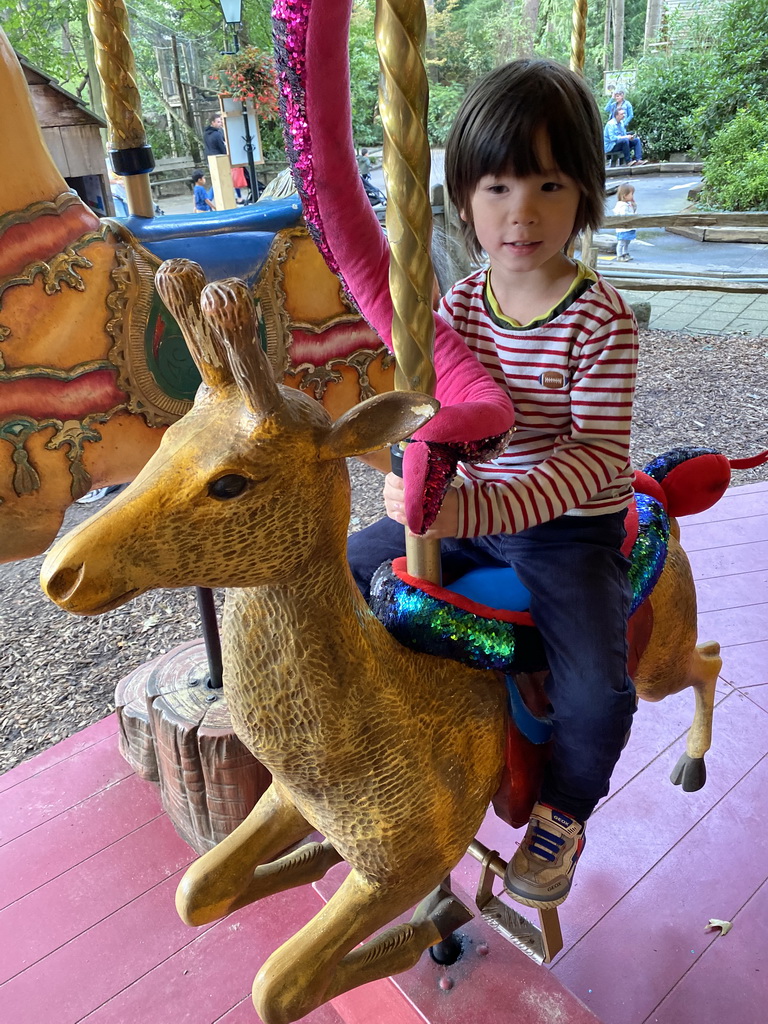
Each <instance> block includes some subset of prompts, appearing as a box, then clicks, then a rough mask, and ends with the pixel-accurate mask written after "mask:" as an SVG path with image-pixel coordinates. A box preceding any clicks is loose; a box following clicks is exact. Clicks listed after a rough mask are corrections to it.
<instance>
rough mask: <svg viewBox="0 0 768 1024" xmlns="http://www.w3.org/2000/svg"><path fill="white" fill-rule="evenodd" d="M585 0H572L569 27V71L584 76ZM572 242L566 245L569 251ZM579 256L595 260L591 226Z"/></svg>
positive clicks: (583, 235) (583, 237) (589, 263)
mask: <svg viewBox="0 0 768 1024" xmlns="http://www.w3.org/2000/svg"><path fill="white" fill-rule="evenodd" d="M588 6H589V5H588V3H587V0H574V4H573V16H572V27H571V71H573V72H575V74H577V75H581V76H582V77H583V76H584V56H585V52H586V45H587V12H588ZM572 247H573V243H571V245H570V246H569V247H568V251H569V252H570V251H571V249H572ZM581 258H582V260H583V262H584V263H586V264H587V266H589V267H593V266H594V265H595V263H596V262H597V249H595V248H594V247H593V245H592V228H584V230H583V231H582V233H581Z"/></svg>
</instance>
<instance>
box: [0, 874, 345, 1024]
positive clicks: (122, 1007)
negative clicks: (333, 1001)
mask: <svg viewBox="0 0 768 1024" xmlns="http://www.w3.org/2000/svg"><path fill="white" fill-rule="evenodd" d="M321 907H322V902H321V900H320V899H319V897H318V896H317V895H316V894H315V893H314V892H313V891H312V889H311V888H310V887H303V888H302V889H300V890H293V891H290V892H286V893H280V894H277V895H275V896H270V897H268V898H267V899H264V900H262V901H261V902H260V903H259V904H258V906H252V907H248V908H246V909H244V910H241V911H238V912H237V913H235V914H232V915H231V916H230V917H228V918H227V919H226V920H224V921H220V922H218V923H217V924H215V925H213V926H212V927H210V928H208V929H206V930H205V931H203V932H202V933H201V932H199V931H197V930H196V929H192V928H185V929H184V930H185V934H186V935H187V937H188V939H189V940H190V941H189V942H188V943H186V944H185V945H184V946H183V947H181V946H180V947H179V948H178V949H173V948H169V950H168V956H167V958H165V959H163V960H162V961H161V962H159V963H158V964H157V966H154V967H153V968H152V969H151V970H149V971H148V972H147V973H145V974H143V975H142V976H141V977H139V979H138V980H137V981H135V982H134V983H133V984H130V985H128V986H126V987H125V988H123V989H122V990H121V991H120V992H119V993H116V994H115V995H114V996H113V997H111V998H110V999H109V1000H108V1001H105V1002H104V1003H103V1004H102V1005H100V1006H99V1007H98V1008H97V1009H95V1010H94V1011H93V1012H92V1013H90V1014H89V1015H88V1016H87V1017H86V1018H85V1020H86V1022H87V1024H125V1022H127V1021H136V1022H138V1021H148V1022H149V1021H151V1024H209V1022H210V1021H213V1020H216V1019H218V1018H219V1017H220V1016H222V1015H223V1014H224V1013H226V1012H227V1011H228V1010H230V1008H232V1007H234V1006H236V1005H237V1004H238V1003H241V1002H242V1000H243V999H244V997H246V996H247V995H248V994H249V993H250V991H251V986H252V984H253V979H254V977H255V975H256V972H257V971H258V970H259V968H260V967H261V966H262V965H263V963H264V962H265V961H266V959H267V958H268V957H269V955H270V954H271V953H272V952H274V950H275V949H276V948H277V947H278V946H280V945H281V944H282V943H283V942H284V941H285V940H286V939H287V938H288V937H289V936H290V935H292V934H293V933H294V931H297V930H298V929H299V928H300V927H301V926H302V925H303V924H304V923H305V922H306V921H307V920H308V919H309V918H310V917H311V916H312V915H313V914H314V913H316V912H317V911H318V910H319V909H320V908H321ZM159 909H162V910H163V914H164V916H170V917H173V918H175V917H176V914H175V908H174V907H173V901H172V900H171V902H170V904H167V905H166V906H165V908H164V909H163V908H159ZM182 927H184V926H182ZM1 993H2V989H0V994H1ZM249 1002H250V1000H249ZM305 1019H306V1021H307V1024H326V1022H327V1024H331V1022H333V1021H334V1017H333V1015H332V1014H328V1013H323V1014H321V1015H320V1016H318V1018H317V1020H315V1018H314V1015H313V1014H309V1015H308V1016H307V1017H306V1018H305ZM251 1024H258V1017H257V1015H256V1014H255V1012H254V1010H253V1007H252V1006H251Z"/></svg>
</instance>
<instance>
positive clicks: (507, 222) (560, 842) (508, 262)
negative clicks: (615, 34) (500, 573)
mask: <svg viewBox="0 0 768 1024" xmlns="http://www.w3.org/2000/svg"><path fill="white" fill-rule="evenodd" d="M445 166H446V178H447V184H448V190H449V193H450V196H451V199H452V201H453V203H454V204H455V206H456V208H457V209H458V210H459V212H460V216H461V220H462V228H463V232H464V236H465V241H466V243H467V245H468V248H469V250H470V252H471V253H472V254H473V255H475V256H478V255H479V254H480V253H481V252H485V254H486V255H487V257H488V261H489V264H490V266H489V267H488V268H487V269H482V270H478V271H477V272H475V273H474V274H471V275H470V276H469V277H468V278H466V279H465V280H463V281H460V282H459V283H458V284H456V285H455V286H454V287H453V288H452V289H451V291H450V292H449V293H448V295H447V296H446V297H445V298H444V299H443V300H442V303H441V308H440V312H441V315H442V316H443V317H444V318H445V319H446V320H447V321H448V322H449V323H450V324H452V325H453V326H454V327H455V328H456V330H458V332H459V333H460V334H462V335H463V337H464V338H465V339H466V344H467V345H468V346H469V348H470V349H471V350H472V351H473V352H474V353H475V355H476V357H477V359H479V361H480V362H481V363H482V364H483V365H484V366H485V367H486V368H487V369H488V370H489V371H490V373H491V374H492V376H493V377H494V379H495V380H496V381H497V382H498V383H499V384H500V385H501V386H502V387H505V388H506V389H507V390H508V391H509V394H510V396H511V397H512V399H513V401H514V404H515V410H516V430H515V432H514V434H513V435H512V439H511V441H510V443H509V445H508V447H507V448H506V450H505V451H504V452H503V453H502V454H501V455H499V456H498V457H497V458H496V459H494V460H493V461H491V462H487V463H484V464H482V465H460V467H459V476H458V477H457V483H458V486H455V487H450V488H449V489H448V493H447V494H446V497H445V499H444V502H443V506H442V509H441V511H440V514H439V516H438V518H437V520H436V521H435V523H434V525H433V527H432V528H431V529H430V530H429V531H428V533H427V536H433V537H441V538H445V539H444V540H443V544H442V550H443V556H444V566H445V569H446V582H449V577H451V576H453V577H455V576H456V575H458V574H459V573H460V572H461V571H466V570H467V569H469V568H476V567H478V566H492V565H497V566H505V567H508V566H513V567H514V568H515V569H516V570H517V574H518V576H519V577H520V579H521V581H522V582H523V584H524V585H525V586H526V587H527V588H528V589H529V590H530V592H531V612H532V614H533V617H534V619H535V620H536V623H537V625H538V627H539V629H540V631H541V634H542V638H543V641H544V645H545V648H546V652H547V658H548V663H549V676H548V679H547V683H546V691H547V696H548V699H549V701H550V703H551V707H552V713H551V719H552V723H553V746H552V758H551V761H550V763H549V765H548V766H547V770H546V776H545V779H544V783H543V787H542V791H541V794H540V799H539V802H538V803H537V804H536V805H535V807H534V810H533V814H532V817H531V821H530V824H529V826H528V830H527V832H526V835H525V838H524V839H523V842H522V843H521V844H520V846H519V848H518V850H517V852H516V854H515V856H514V857H513V859H512V860H511V861H510V863H509V868H508V871H507V876H506V879H505V886H506V888H507V890H508V891H509V892H510V893H511V894H512V895H513V896H514V897H515V898H516V899H517V900H519V901H520V902H522V903H525V904H528V905H530V906H533V907H539V908H548V907H554V906H557V905H558V904H559V903H562V901H563V900H564V899H565V898H566V896H567V895H568V892H569V890H570V887H571V880H572V877H573V872H574V869H575V866H576V862H577V860H578V858H579V855H580V853H581V851H582V848H583V846H584V823H585V822H586V820H587V819H588V817H589V815H590V814H591V813H592V811H593V809H594V807H595V805H596V804H597V802H598V800H599V799H600V798H601V797H603V796H604V795H605V794H606V793H607V792H608V784H609V780H610V777H611V773H612V771H613V768H614V766H615V764H616V762H617V760H618V758H619V754H620V753H621V750H622V747H623V746H624V743H625V741H626V738H627V735H628V733H629V729H630V725H631V720H632V714H633V712H634V710H635V694H634V687H633V685H632V681H631V680H630V679H629V677H628V676H627V669H626V664H627V643H626V630H627V617H628V611H629V603H630V586H629V581H628V577H627V568H628V566H627V562H626V560H625V558H624V556H623V555H622V553H621V545H622V542H623V540H624V537H625V531H624V518H625V515H626V509H627V506H628V504H629V502H630V499H631V495H632V484H631V471H630V465H629V434H630V422H631V416H632V400H633V394H634V382H635V369H636V359H637V333H636V327H635V323H634V319H633V316H632V313H631V311H630V310H629V309H628V308H627V306H626V305H625V303H624V301H623V299H622V298H621V296H620V295H619V294H618V293H617V292H616V291H615V290H614V289H613V288H612V287H611V286H610V285H609V284H607V282H605V281H603V280H601V279H600V278H599V277H598V276H597V275H596V274H595V273H594V272H593V271H592V270H590V269H589V268H588V267H586V266H584V265H583V264H582V263H579V262H577V261H575V260H573V259H571V258H570V257H569V256H568V255H567V254H566V249H567V246H568V243H569V242H570V240H571V239H572V238H573V237H574V236H575V235H576V234H577V233H578V232H579V231H581V230H582V229H583V228H586V227H588V226H589V227H592V228H596V227H597V226H598V225H599V223H600V220H601V216H602V206H603V194H604V193H603V189H604V178H605V168H604V158H603V150H602V146H601V124H600V117H599V115H598V112H597V108H596V106H595V101H594V99H593V98H592V96H591V94H590V92H589V91H588V89H587V88H586V86H585V85H584V84H583V82H582V81H581V80H580V79H579V78H578V77H577V76H576V75H574V74H572V73H571V72H570V71H568V70H567V69H565V68H563V67H561V66H560V65H558V64H556V63H554V62H552V61H547V60H530V59H523V60H517V61H514V62H512V63H511V64H507V65H505V66H503V67H500V68H497V69H496V70H495V71H493V72H491V73H490V74H489V75H487V76H486V77H485V78H483V79H482V80H481V81H480V82H478V83H477V84H476V85H475V87H474V88H473V89H472V90H471V91H470V93H469V94H468V95H467V97H466V99H465V100H464V103H463V104H462V107H461V109H460V111H459V114H458V116H457V119H456V122H455V124H454V126H453V128H452V130H451V134H450V137H449V139H448V143H447V148H446V161H445ZM403 498H404V491H403V482H402V480H400V479H399V478H398V477H395V476H393V475H392V474H389V475H388V476H387V478H386V481H385V487H384V499H385V506H386V510H387V515H388V517H389V518H386V519H382V520H381V521H380V522H378V523H375V524H374V525H373V526H370V527H368V528H367V529H365V530H362V531H361V532H359V533H357V534H353V535H352V537H350V543H349V560H350V565H351V567H352V571H353V574H354V576H355V579H356V581H357V583H358V586H359V587H360V589H361V590H362V591H363V593H364V594H365V595H366V596H367V594H368V592H369V585H370V579H371V576H372V575H373V572H374V571H375V569H376V568H377V567H378V565H379V564H380V563H381V562H382V561H384V560H385V559H386V558H392V557H396V556H398V555H402V554H404V551H405V531H404V526H403V524H404V523H405V515H404V507H403V506H404V501H403Z"/></svg>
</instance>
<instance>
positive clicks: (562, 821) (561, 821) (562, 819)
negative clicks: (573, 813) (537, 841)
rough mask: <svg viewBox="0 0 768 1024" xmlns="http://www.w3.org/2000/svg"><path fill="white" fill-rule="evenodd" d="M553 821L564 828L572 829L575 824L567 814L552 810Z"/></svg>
mask: <svg viewBox="0 0 768 1024" xmlns="http://www.w3.org/2000/svg"><path fill="white" fill-rule="evenodd" d="M552 821H556V822H557V824H558V825H562V826H563V828H570V827H571V825H572V824H573V818H569V817H568V815H567V814H563V812H562V811H557V810H555V808H554V807H553V808H552Z"/></svg>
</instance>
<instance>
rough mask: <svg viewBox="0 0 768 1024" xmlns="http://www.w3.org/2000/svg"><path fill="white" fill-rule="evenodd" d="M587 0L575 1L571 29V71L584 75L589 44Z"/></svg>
mask: <svg viewBox="0 0 768 1024" xmlns="http://www.w3.org/2000/svg"><path fill="white" fill-rule="evenodd" d="M587 10H588V4H587V0H574V4H573V17H572V27H571V71H574V72H575V73H576V74H577V75H583V74H584V53H585V50H586V44H587Z"/></svg>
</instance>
